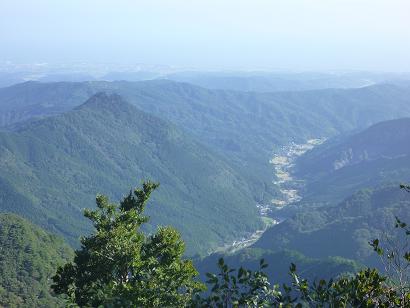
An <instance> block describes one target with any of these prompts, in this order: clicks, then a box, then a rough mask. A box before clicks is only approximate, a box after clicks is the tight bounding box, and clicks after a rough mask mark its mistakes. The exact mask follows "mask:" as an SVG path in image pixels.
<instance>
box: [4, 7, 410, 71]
mask: <svg viewBox="0 0 410 308" xmlns="http://www.w3.org/2000/svg"><path fill="white" fill-rule="evenodd" d="M6 61H11V62H14V63H43V62H46V63H71V62H86V63H119V64H133V63H145V64H149V65H155V64H163V65H173V66H178V67H187V68H197V69H213V70H215V69H217V70H220V69H246V70H252V69H267V70H294V71H303V70H373V71H392V72H404V71H410V1H409V0H246V1H245V0H218V1H214V0H205V1H204V0H149V1H139V0H111V1H108V0H58V1H57V0H25V1H23V0H0V62H6Z"/></svg>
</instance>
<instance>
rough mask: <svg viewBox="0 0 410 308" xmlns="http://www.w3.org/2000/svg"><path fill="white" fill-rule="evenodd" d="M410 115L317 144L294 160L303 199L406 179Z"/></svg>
mask: <svg viewBox="0 0 410 308" xmlns="http://www.w3.org/2000/svg"><path fill="white" fill-rule="evenodd" d="M409 141H410V118H401V119H395V120H390V121H384V122H380V123H377V124H375V125H372V126H371V127H369V128H367V129H365V130H363V131H361V132H358V133H354V134H349V135H347V136H343V137H339V138H337V139H336V140H329V142H327V143H325V144H323V145H320V146H318V147H317V148H315V149H313V150H312V151H309V152H307V153H306V154H305V155H303V156H301V157H300V158H299V159H298V160H297V162H296V173H297V176H298V177H299V178H304V179H305V180H306V182H307V185H306V189H305V194H304V200H305V201H307V202H309V201H310V202H311V201H321V202H334V201H341V200H342V199H343V198H345V197H347V196H348V195H350V194H352V193H353V192H354V191H356V190H358V189H360V188H365V187H374V186H377V185H382V184H393V183H394V184H396V185H399V184H400V183H402V182H408V181H410V164H409V160H410V142H409Z"/></svg>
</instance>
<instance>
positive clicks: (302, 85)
mask: <svg viewBox="0 0 410 308" xmlns="http://www.w3.org/2000/svg"><path fill="white" fill-rule="evenodd" d="M166 78H167V79H170V80H175V81H180V82H181V81H182V82H188V83H192V84H195V85H199V86H201V87H205V88H209V89H225V90H236V91H254V92H276V91H303V90H317V89H328V88H335V89H337V88H360V87H364V86H369V85H373V84H377V83H385V82H396V81H397V82H400V81H402V80H407V82H408V81H410V74H405V73H403V74H398V73H397V74H394V73H372V72H335V73H319V72H305V73H286V72H257V71H256V72H196V71H191V72H189V71H188V72H177V73H174V74H169V75H167V76H166Z"/></svg>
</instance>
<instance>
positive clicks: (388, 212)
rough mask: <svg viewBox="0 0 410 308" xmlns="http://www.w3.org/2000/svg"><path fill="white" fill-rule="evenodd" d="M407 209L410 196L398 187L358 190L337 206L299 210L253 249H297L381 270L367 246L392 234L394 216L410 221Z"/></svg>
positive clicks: (313, 255) (376, 259) (310, 255)
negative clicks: (354, 261) (371, 241)
mask: <svg viewBox="0 0 410 308" xmlns="http://www.w3.org/2000/svg"><path fill="white" fill-rule="evenodd" d="M306 206H308V205H306ZM409 207H410V194H409V193H407V192H404V191H402V190H400V189H399V187H398V186H397V185H394V186H386V187H380V188H377V189H368V190H361V191H359V192H357V193H355V194H353V195H352V196H350V197H348V198H346V199H345V200H344V201H343V202H341V203H340V204H337V205H335V204H334V205H333V206H330V207H312V206H310V207H308V208H306V207H305V208H304V209H303V208H302V209H301V211H300V212H298V213H297V214H295V215H294V216H293V217H291V218H289V219H287V220H286V221H284V222H282V223H281V224H279V225H276V226H273V227H272V228H270V229H268V230H267V231H266V232H265V233H264V234H263V236H262V237H261V238H260V239H259V241H258V242H256V243H255V244H254V247H255V248H263V249H271V250H274V251H278V250H282V249H297V250H298V251H300V252H302V253H303V254H305V255H307V256H309V257H314V258H323V257H327V256H342V257H345V258H350V259H355V260H359V261H361V262H365V264H368V265H372V266H376V265H378V266H380V267H381V266H382V264H380V260H379V258H378V256H377V254H375V253H374V252H373V250H372V249H371V247H370V246H369V244H368V242H369V241H370V240H372V239H374V238H377V237H380V236H381V234H382V233H383V232H390V231H394V222H395V220H394V217H395V216H398V217H400V219H402V220H403V221H410V211H409Z"/></svg>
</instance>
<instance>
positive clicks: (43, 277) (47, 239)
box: [0, 214, 73, 307]
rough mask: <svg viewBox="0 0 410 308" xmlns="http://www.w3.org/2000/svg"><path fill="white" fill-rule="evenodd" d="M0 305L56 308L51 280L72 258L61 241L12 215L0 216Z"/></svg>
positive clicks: (70, 251)
mask: <svg viewBox="0 0 410 308" xmlns="http://www.w3.org/2000/svg"><path fill="white" fill-rule="evenodd" d="M0 250H1V253H0V306H1V307H56V306H63V303H62V302H61V301H60V300H58V299H57V298H55V297H53V296H52V295H51V293H50V292H51V291H50V285H51V277H52V276H53V275H54V274H55V271H56V269H57V267H58V265H62V264H64V263H65V262H67V261H68V260H70V259H71V258H72V257H73V252H72V250H71V248H69V247H68V246H67V245H66V244H64V243H63V241H62V240H61V239H59V238H57V237H56V236H54V235H50V234H48V233H46V232H45V231H43V230H41V229H40V228H39V227H37V226H34V225H33V224H31V223H29V222H28V221H26V220H25V219H23V218H21V217H18V216H16V215H14V214H0Z"/></svg>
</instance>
